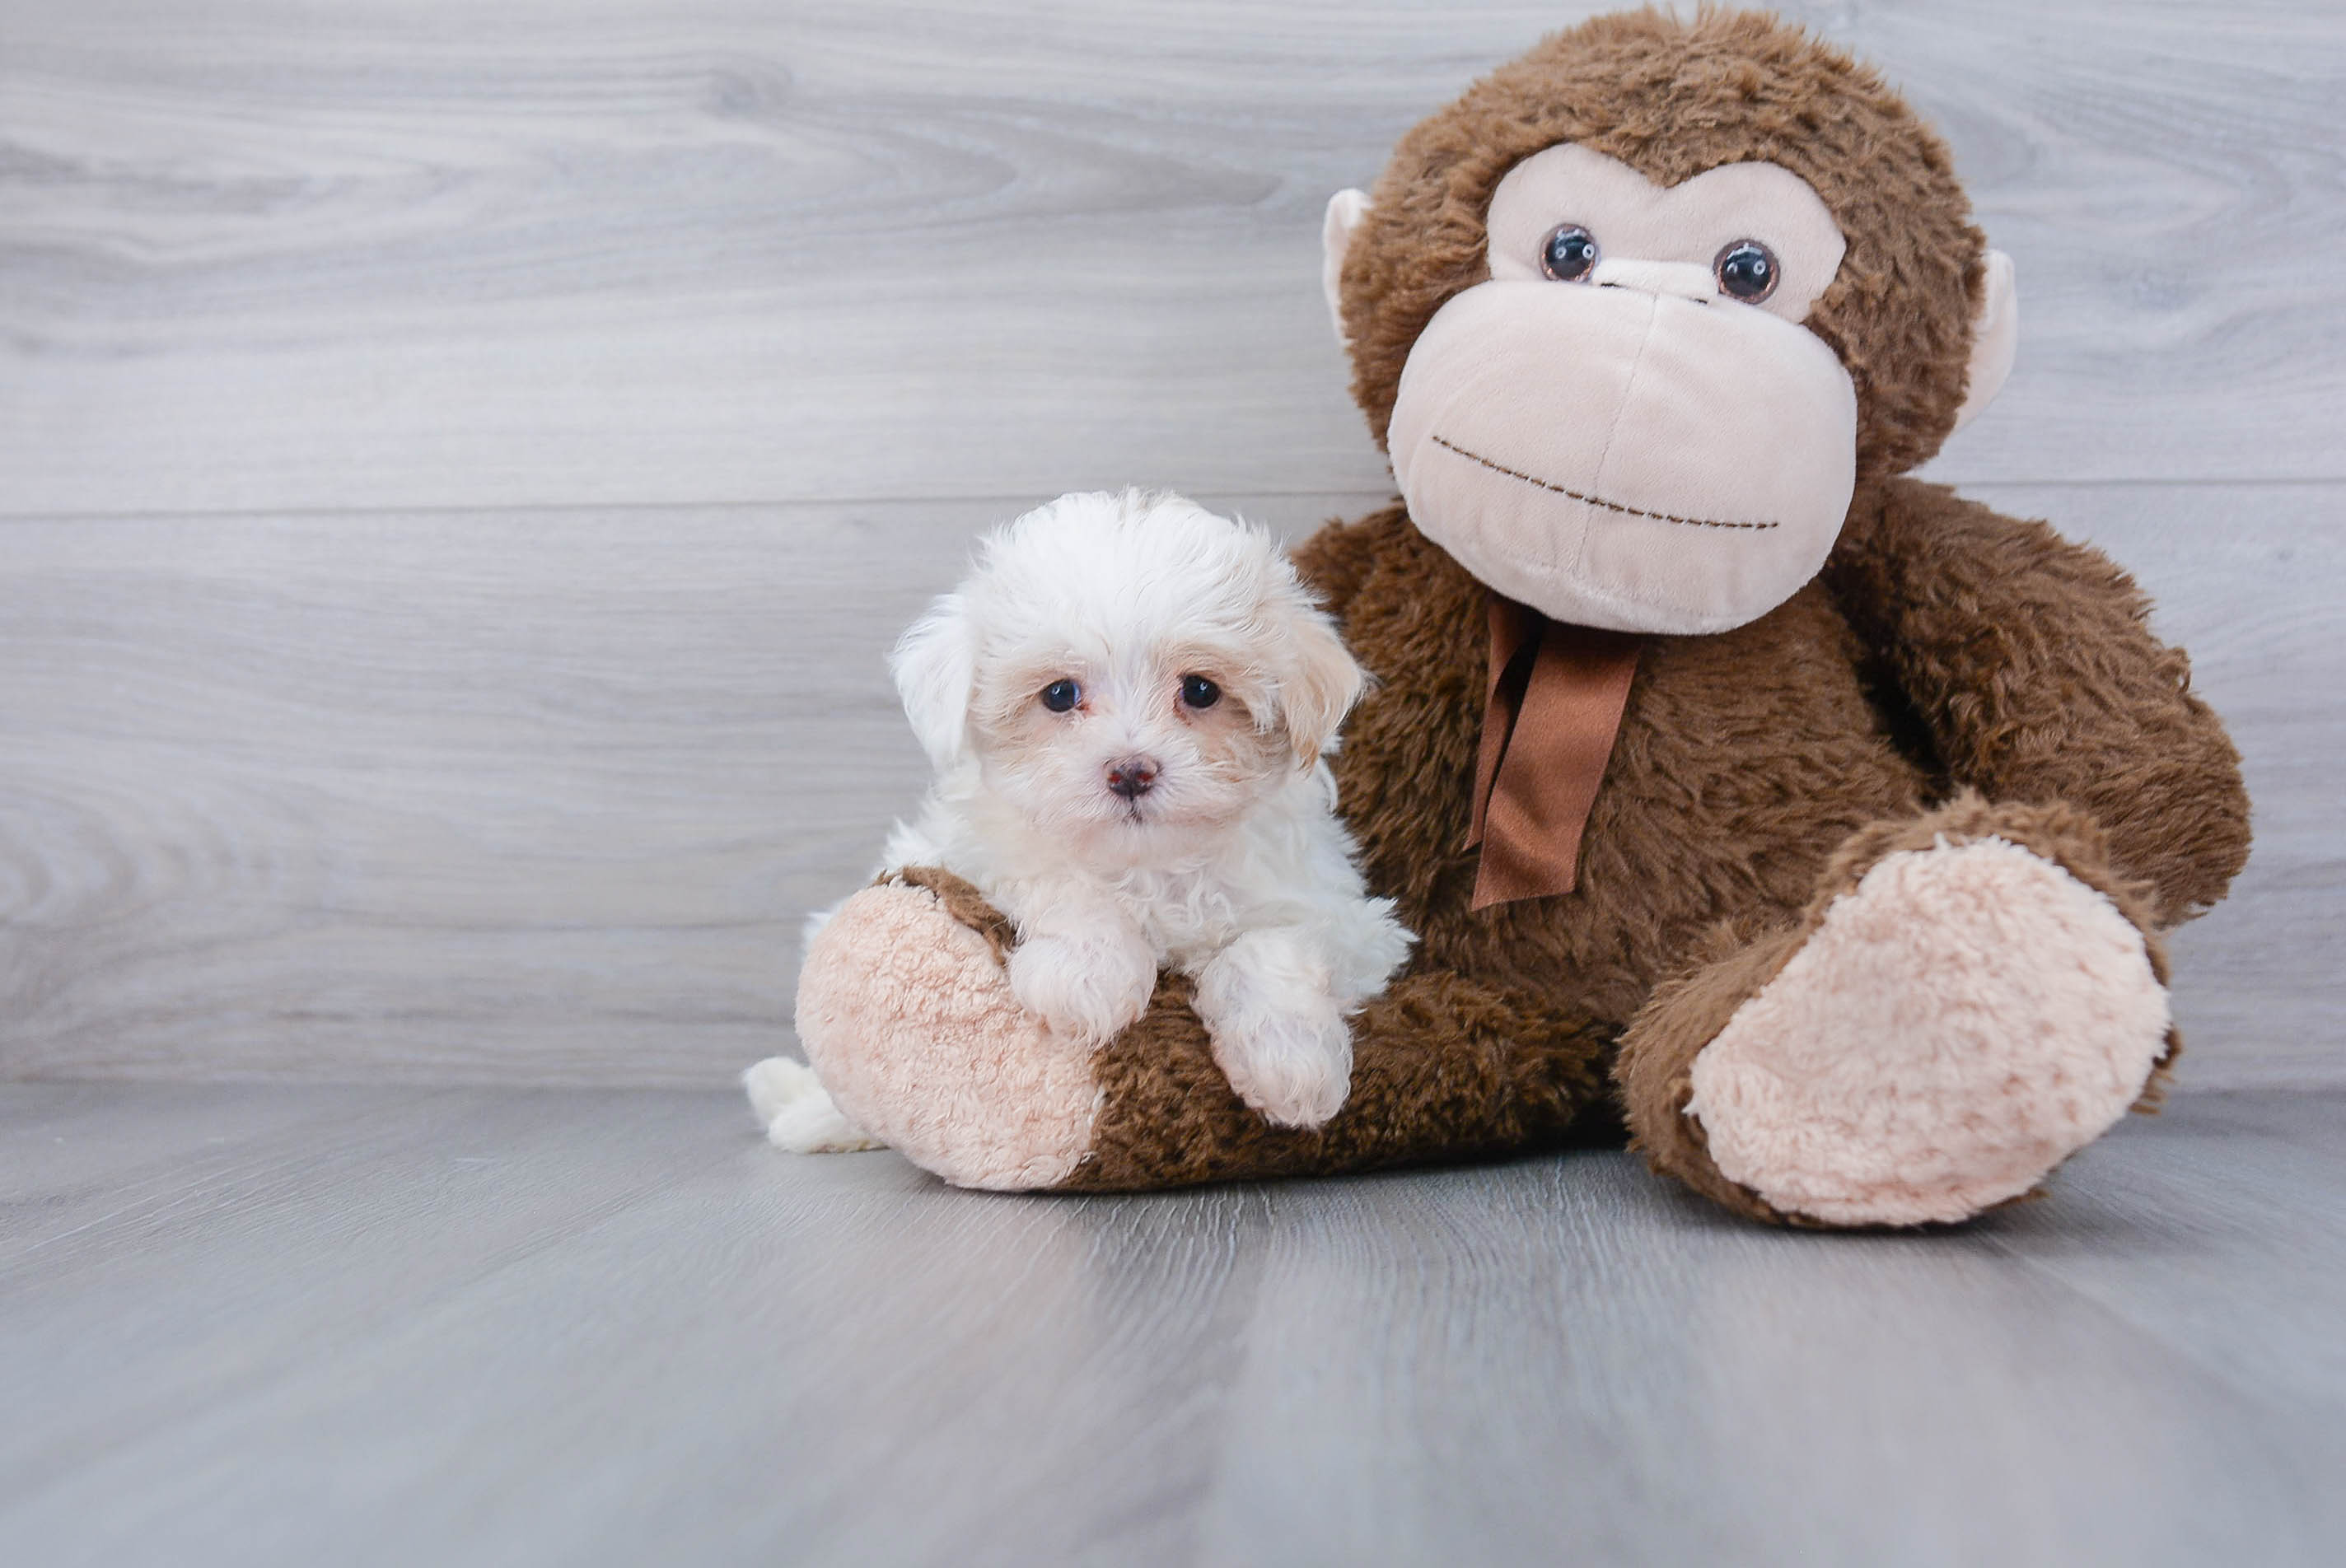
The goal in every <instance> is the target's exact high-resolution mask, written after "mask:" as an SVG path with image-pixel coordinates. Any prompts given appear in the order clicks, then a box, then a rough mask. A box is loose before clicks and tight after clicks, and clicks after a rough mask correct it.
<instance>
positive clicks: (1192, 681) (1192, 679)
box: [1181, 675, 1222, 708]
mask: <svg viewBox="0 0 2346 1568" xmlns="http://www.w3.org/2000/svg"><path fill="white" fill-rule="evenodd" d="M1181 700H1182V701H1183V702H1186V703H1188V705H1189V706H1190V707H1191V708H1211V707H1213V706H1214V704H1216V703H1218V702H1219V701H1221V700H1222V688H1221V687H1219V686H1216V685H1215V684H1214V683H1213V682H1212V681H1210V680H1208V679H1207V678H1206V677H1204V676H1202V675H1185V676H1183V677H1181Z"/></svg>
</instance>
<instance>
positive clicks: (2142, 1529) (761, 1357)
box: [0, 1084, 2346, 1568]
mask: <svg viewBox="0 0 2346 1568" xmlns="http://www.w3.org/2000/svg"><path fill="white" fill-rule="evenodd" d="M0 1138H5V1147H6V1149H7V1159H6V1161H5V1165H0V1206H5V1207H0V1410H5V1411H7V1419H6V1420H5V1421H0V1543H6V1544H5V1551H0V1555H5V1558H6V1559H7V1560H8V1561H9V1562H11V1563H27V1564H29V1563H41V1564H44V1565H45V1568H64V1565H66V1564H72V1563H109V1564H125V1563H131V1564H137V1563H158V1564H159V1563H168V1564H175V1565H182V1568H195V1565H203V1564H211V1563H221V1564H228V1563H236V1564H275V1563H402V1564H404V1563H445V1564H450V1565H452V1568H454V1565H464V1564H474V1563H482V1564H487V1563H496V1564H532V1563H625V1564H634V1563H768V1564H770V1563H802V1562H803V1563H941V1564H961V1563H1128V1564H1155V1563H1199V1564H1209V1563H1210V1564H1239V1563H1263V1564H1307V1563H1483V1562H1488V1563H1510V1562H1520V1563H1531V1562H1541V1563H1553V1562H1586V1563H1737V1564H1763V1563H1787V1564H1790V1563H1799V1564H1818V1563H1851V1564H1861V1563H1862V1564H1879V1563H1998V1564H2006V1563H2011V1564H2027V1563H2057V1564H2080V1563H2128V1564H2157V1563H2222V1564H2237V1563H2258V1564H2286V1563H2336V1562H2338V1561H2339V1551H2340V1547H2339V1543H2340V1542H2341V1539H2346V1535H2341V1532H2346V1336H2341V1334H2340V1332H2339V1327H2340V1325H2341V1323H2346V1094H2336V1093H2333V1094H2329V1095H2272V1094H2240V1095H2198V1096H2183V1097H2180V1098H2178V1101H2177V1103H2176V1104H2175V1105H2174V1106H2173V1107H2172V1108H2171V1109H2170V1110H2169V1112H2168V1114H2167V1115H2164V1116H2161V1117H2159V1118H2157V1119H2149V1118H2137V1119H2136V1120H2134V1121H2132V1122H2130V1123H2128V1124H2127V1125H2126V1126H2124V1127H2123V1128H2122V1129H2121V1130H2120V1131H2118V1132H2117V1133H2116V1134H2114V1135H2112V1136H2110V1137H2109V1138H2107V1139H2106V1140H2105V1141H2104V1142H2103V1143H2101V1144H2100V1145H2096V1146H2095V1147H2094V1148H2093V1149H2091V1150H2089V1151H2088V1152H2087V1153H2086V1155H2084V1156H2082V1157H2080V1158H2079V1159H2078V1160H2076V1162H2074V1163H2073V1164H2072V1165H2071V1166H2070V1167H2069V1168H2068V1170H2067V1171H2066V1172H2065V1173H2064V1175H2063V1176H2062V1178H2061V1180H2060V1183H2059V1186H2058V1187H2057V1190H2056V1192H2055V1196H2052V1197H2051V1198H2050V1199H2048V1200H2045V1201H2042V1202H2038V1203H2035V1204H2031V1205H2026V1206H2024V1207H2018V1208H2015V1209H2013V1210H2009V1211H2005V1212H2003V1213H2000V1214H1997V1215H1994V1216H1993V1217H1989V1218H1987V1219H1985V1220H1984V1221H1982V1222H1980V1223H1978V1224H1976V1225H1974V1226H1973V1227H1969V1228H1967V1229H1964V1230H1961V1231H1957V1232H1952V1233H1943V1234H1939V1235H1933V1236H1924V1237H1890V1236H1810V1235H1789V1234H1783V1233H1780V1232H1774V1231H1768V1230H1762V1229H1759V1228H1756V1227H1751V1226H1749V1225H1746V1224H1743V1223H1741V1222H1739V1221H1736V1220H1733V1219H1730V1218H1728V1217H1724V1216H1722V1215H1720V1214H1719V1213H1718V1212H1717V1211H1715V1210H1713V1209H1711V1208H1709V1207H1706V1206H1704V1205H1702V1204H1700V1203H1698V1202H1696V1201H1694V1200H1691V1199H1688V1198H1686V1197H1684V1196H1681V1195H1680V1194H1678V1192H1677V1191H1675V1190H1674V1189H1672V1188H1669V1187H1668V1186H1664V1185H1662V1184H1661V1183H1659V1182H1657V1181H1655V1180H1653V1179H1651V1178H1649V1177H1647V1176H1646V1175H1645V1174H1644V1173H1643V1172H1642V1171H1641V1170H1639V1169H1638V1168H1637V1166H1635V1165H1634V1164H1633V1163H1632V1162H1631V1161H1630V1160H1629V1158H1628V1157H1627V1156H1620V1155H1585V1156H1566V1157H1563V1158H1556V1159H1538V1160H1530V1161H1525V1162H1521V1163H1518V1164H1514V1165H1508V1166H1497V1167H1491V1168H1484V1169H1469V1170H1451V1171H1440V1172H1427V1173H1410V1174H1394V1175H1388V1176H1376V1177H1369V1178H1361V1179H1352V1180H1341V1181H1328V1182H1318V1183H1291V1184H1287V1185H1282V1186H1246V1187H1226V1188H1217V1189H1211V1190H1207V1191H1200V1192H1190V1193H1181V1194H1173V1195H1166V1196H1150V1197H1140V1198H1125V1199H1101V1198H1092V1199H1035V1198H1015V1197H1014V1198H1004V1197H994V1196H982V1195H975V1194H968V1193H960V1192H954V1191H951V1190H949V1189H946V1188H943V1187H942V1186H937V1185H935V1184H933V1182H931V1181H929V1180H927V1179H926V1178H924V1177H922V1176H919V1175H917V1174H916V1173H914V1172H913V1170H912V1169H911V1167H909V1166H905V1165H904V1164H903V1162H902V1161H900V1160H899V1159H898V1158H897V1157H896V1156H893V1155H891V1154H886V1153H877V1154H871V1155H856V1156H829V1157H823V1158H814V1159H806V1158H800V1157H794V1156H785V1155H781V1154H778V1153H776V1152H775V1151H773V1150H771V1149H770V1148H768V1147H766V1146H765V1145H763V1144H762V1143H760V1141H759V1140H758V1138H757V1136H756V1135H755V1133H754V1132H753V1130H752V1129H751V1128H750V1125H749V1123H748V1118H747V1116H746V1115H745V1114H744V1113H743V1112H742V1111H741V1109H740V1107H739V1106H738V1105H735V1104H734V1103H732V1101H731V1100H730V1099H729V1098H726V1097H721V1096H718V1095H708V1094H695V1093H670V1092H661V1091H652V1090H636V1091H620V1092H610V1091H586V1090H538V1091H529V1090H512V1089H505V1090H496V1089H449V1090H423V1089H405V1088H392V1087H385V1088H324V1087H308V1088H303V1087H257V1086H250V1085H247V1086H240V1087H221V1086H212V1087H202V1086H187V1087H179V1086H168V1085H139V1086H128V1085H98V1084H87V1085H84V1084H74V1085H66V1084H25V1085H14V1086H0Z"/></svg>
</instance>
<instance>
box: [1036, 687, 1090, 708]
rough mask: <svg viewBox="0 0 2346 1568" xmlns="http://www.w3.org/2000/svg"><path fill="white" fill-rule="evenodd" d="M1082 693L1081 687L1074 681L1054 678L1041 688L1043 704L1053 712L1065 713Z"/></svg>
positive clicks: (1074, 704)
mask: <svg viewBox="0 0 2346 1568" xmlns="http://www.w3.org/2000/svg"><path fill="white" fill-rule="evenodd" d="M1083 695H1084V690H1083V687H1079V686H1077V685H1076V683H1075V682H1074V681H1071V680H1055V681H1053V682H1052V683H1051V684H1050V685H1048V686H1046V687H1044V688H1043V706H1044V707H1045V708H1049V709H1050V710H1051V711H1052V712H1053V713H1065V712H1066V711H1067V709H1069V708H1073V707H1075V706H1076V702H1077V700H1078V699H1080V698H1081V697H1083Z"/></svg>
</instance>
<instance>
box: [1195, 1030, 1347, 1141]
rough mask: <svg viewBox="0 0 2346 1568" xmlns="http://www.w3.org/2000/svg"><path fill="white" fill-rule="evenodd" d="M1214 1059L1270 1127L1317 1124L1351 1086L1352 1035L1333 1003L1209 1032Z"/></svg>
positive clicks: (1332, 1112) (1332, 1111)
mask: <svg viewBox="0 0 2346 1568" xmlns="http://www.w3.org/2000/svg"><path fill="white" fill-rule="evenodd" d="M1209 1033H1210V1034H1211V1035H1212V1038H1213V1042H1214V1061H1215V1063H1216V1064H1219V1066H1220V1068H1221V1069H1222V1072H1223V1074H1224V1075H1225V1076H1227V1077H1228V1078H1229V1081H1230V1087H1231V1088H1233V1089H1236V1090H1237V1091H1238V1092H1239V1099H1241V1100H1244V1101H1245V1102H1246V1103H1247V1104H1248V1105H1252V1106H1253V1107H1254V1108H1255V1109H1256V1110H1258V1111H1260V1112H1261V1113H1262V1116H1263V1119H1264V1120H1265V1121H1267V1122H1270V1124H1271V1125H1273V1126H1280V1127H1303V1128H1311V1127H1317V1126H1320V1125H1322V1124H1323V1123H1325V1122H1326V1121H1327V1120H1328V1119H1329V1118H1330V1117H1331V1116H1333V1115H1335V1114H1336V1113H1337V1112H1338V1111H1340V1110H1341V1109H1342V1108H1343V1105H1344V1097H1345V1096H1346V1095H1349V1094H1351V1093H1352V1030H1351V1029H1350V1028H1348V1027H1347V1026H1346V1024H1345V1023H1344V1019H1343V1016H1342V1014H1341V1013H1338V1012H1337V1011H1336V1008H1335V1005H1334V1004H1333V1003H1330V1004H1329V1005H1328V1006H1327V1008H1326V1009H1325V1010H1323V1011H1315V1012H1311V1013H1271V1014H1269V1015H1267V1016H1262V1017H1256V1018H1251V1019H1249V1020H1248V1021H1247V1022H1246V1023H1244V1024H1243V1025H1238V1026H1231V1025H1225V1026H1224V1027H1222V1028H1219V1029H1211V1030H1209Z"/></svg>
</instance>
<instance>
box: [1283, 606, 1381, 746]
mask: <svg viewBox="0 0 2346 1568" xmlns="http://www.w3.org/2000/svg"><path fill="white" fill-rule="evenodd" d="M1277 605H1278V610H1277V614H1278V616H1280V620H1281V622H1282V623H1283V624H1282V625H1281V626H1280V631H1281V632H1282V633H1283V634H1284V637H1285V641H1286V644H1287V657H1286V658H1285V659H1284V660H1282V661H1281V666H1282V667H1281V668H1280V673H1279V707H1280V717H1281V718H1284V719H1285V720H1286V723H1287V735H1288V738H1289V739H1290V740H1291V741H1293V742H1294V744H1295V762H1296V766H1298V767H1300V768H1309V767H1311V764H1312V761H1313V760H1314V759H1316V758H1318V757H1319V755H1320V753H1321V751H1322V750H1324V749H1325V748H1326V747H1327V745H1328V741H1329V738H1331V736H1333V735H1334V734H1335V733H1336V727H1337V726H1338V725H1340V724H1341V723H1342V722H1343V721H1344V715H1346V714H1347V713H1350V712H1351V711H1352V704H1354V703H1356V702H1358V701H1359V700H1360V699H1361V691H1362V687H1365V686H1367V685H1368V678H1369V677H1368V676H1367V675H1366V674H1365V673H1363V672H1362V669H1361V667H1360V665H1359V663H1358V662H1357V661H1355V660H1354V659H1353V657H1352V653H1351V652H1350V651H1349V650H1348V649H1347V648H1346V647H1344V641H1343V639H1342V638H1341V637H1340V636H1337V635H1336V627H1335V626H1334V624H1333V623H1332V622H1331V621H1330V620H1329V619H1328V616H1327V615H1326V613H1325V612H1323V611H1322V610H1321V608H1320V607H1319V606H1316V605H1314V604H1312V603H1311V599H1310V597H1309V596H1307V595H1306V594H1305V593H1304V591H1303V589H1302V588H1301V586H1297V587H1291V588H1290V589H1289V590H1288V591H1287V592H1286V593H1283V594H1281V595H1280V596H1279V597H1278V600H1277Z"/></svg>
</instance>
